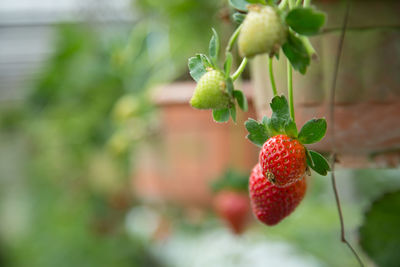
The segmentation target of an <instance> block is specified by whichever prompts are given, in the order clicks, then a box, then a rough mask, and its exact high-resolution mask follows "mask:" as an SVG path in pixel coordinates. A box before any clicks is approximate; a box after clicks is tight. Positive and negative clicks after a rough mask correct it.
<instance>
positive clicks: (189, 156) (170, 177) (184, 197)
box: [133, 82, 258, 207]
mask: <svg viewBox="0 0 400 267" xmlns="http://www.w3.org/2000/svg"><path fill="white" fill-rule="evenodd" d="M194 87H195V83H192V82H187V83H176V84H172V85H169V86H165V87H163V88H162V90H161V91H159V93H158V94H157V99H156V102H157V104H158V105H159V107H160V117H161V118H160V119H161V132H160V138H159V140H158V141H156V142H153V143H151V144H145V145H143V147H142V149H141V152H139V153H138V154H137V155H140V156H137V157H136V159H137V161H138V162H136V172H135V174H134V179H133V186H134V191H135V194H136V195H137V196H139V197H140V198H142V199H144V200H145V201H150V202H172V203H179V204H180V205H184V206H187V207H192V206H208V205H210V203H211V200H212V199H211V197H212V194H211V191H210V187H209V184H210V182H211V181H212V180H213V179H216V178H219V176H220V175H221V174H222V173H223V172H224V171H225V170H226V169H227V168H228V167H234V168H235V169H238V170H242V171H244V172H248V171H249V170H250V169H251V168H252V167H253V166H254V164H255V163H256V161H257V158H258V149H257V148H256V147H255V146H254V145H252V144H251V143H250V142H249V141H248V140H246V139H245V136H246V134H247V132H246V129H245V128H244V121H245V120H247V118H248V117H255V112H254V109H253V108H252V105H251V103H250V111H249V112H248V113H243V112H241V111H239V112H238V122H237V124H234V123H232V122H229V123H223V124H221V123H215V122H213V120H212V115H211V111H205V110H195V109H193V108H192V107H191V106H190V105H189V104H188V103H189V99H190V97H191V95H192V93H193V90H194Z"/></svg>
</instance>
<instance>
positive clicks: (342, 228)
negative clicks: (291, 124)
mask: <svg viewBox="0 0 400 267" xmlns="http://www.w3.org/2000/svg"><path fill="white" fill-rule="evenodd" d="M350 2H351V0H348V1H347V7H346V14H345V16H344V20H343V26H342V32H341V36H340V40H339V47H338V50H337V57H336V62H335V68H334V73H333V80H332V87H331V95H330V102H329V107H330V109H329V117H330V121H331V127H330V135H331V146H332V157H331V181H332V188H333V193H334V196H335V201H336V206H337V210H338V214H339V221H340V240H341V241H342V242H343V243H345V244H346V245H347V247H348V248H349V249H350V250H351V252H352V253H353V254H354V256H355V257H356V259H357V261H358V263H359V264H360V266H364V264H363V262H362V261H361V258H360V256H359V255H358V254H357V252H356V250H355V249H354V248H353V247H352V246H351V244H350V243H349V241H347V239H346V231H345V226H344V218H343V213H342V208H341V205H340V198H339V192H338V190H337V186H336V177H335V162H336V152H335V112H334V105H335V91H336V81H337V76H338V72H339V65H340V57H341V55H342V50H343V43H344V37H345V34H346V29H347V23H348V18H349V14H350V5H351V3H350Z"/></svg>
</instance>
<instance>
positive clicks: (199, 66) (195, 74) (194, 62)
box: [188, 55, 207, 82]
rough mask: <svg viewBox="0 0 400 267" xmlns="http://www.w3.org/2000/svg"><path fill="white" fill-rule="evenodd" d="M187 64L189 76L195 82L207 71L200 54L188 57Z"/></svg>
mask: <svg viewBox="0 0 400 267" xmlns="http://www.w3.org/2000/svg"><path fill="white" fill-rule="evenodd" d="M188 66H189V73H190V76H192V78H193V80H195V81H196V82H198V81H199V80H200V78H201V76H203V75H204V73H206V72H207V71H206V68H205V67H204V64H203V61H202V58H201V56H200V55H196V56H195V57H191V58H189V63H188Z"/></svg>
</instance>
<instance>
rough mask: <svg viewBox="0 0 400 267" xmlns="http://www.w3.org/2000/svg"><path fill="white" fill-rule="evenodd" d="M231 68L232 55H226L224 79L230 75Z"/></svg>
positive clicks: (229, 53)
mask: <svg viewBox="0 0 400 267" xmlns="http://www.w3.org/2000/svg"><path fill="white" fill-rule="evenodd" d="M231 67H232V53H231V52H228V53H226V58H225V63H224V70H225V78H228V77H229V76H230V73H231Z"/></svg>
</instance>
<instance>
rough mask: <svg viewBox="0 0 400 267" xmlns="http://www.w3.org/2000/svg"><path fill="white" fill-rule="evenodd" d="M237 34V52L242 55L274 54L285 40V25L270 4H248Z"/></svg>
mask: <svg viewBox="0 0 400 267" xmlns="http://www.w3.org/2000/svg"><path fill="white" fill-rule="evenodd" d="M248 9H249V13H248V14H247V16H246V18H245V20H244V21H243V25H242V28H241V30H240V34H239V40H238V42H239V52H240V55H241V56H243V57H253V56H255V55H257V54H264V53H268V54H274V53H275V52H278V50H279V48H280V47H281V45H282V44H283V43H284V42H285V40H286V35H287V27H286V26H285V24H284V23H283V21H282V19H281V17H280V16H279V14H278V13H277V11H276V10H275V9H274V8H273V7H270V6H261V5H250V6H249V7H248Z"/></svg>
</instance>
